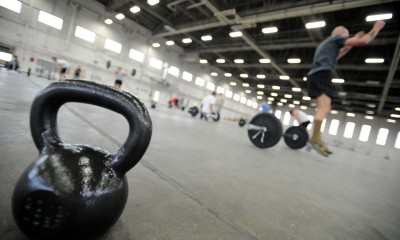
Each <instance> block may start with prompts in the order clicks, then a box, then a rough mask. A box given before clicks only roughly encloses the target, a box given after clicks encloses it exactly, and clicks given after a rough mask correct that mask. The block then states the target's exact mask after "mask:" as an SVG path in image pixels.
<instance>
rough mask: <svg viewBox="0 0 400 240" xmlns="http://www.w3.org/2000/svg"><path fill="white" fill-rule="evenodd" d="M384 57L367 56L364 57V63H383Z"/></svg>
mask: <svg viewBox="0 0 400 240" xmlns="http://www.w3.org/2000/svg"><path fill="white" fill-rule="evenodd" d="M384 62H385V59H383V58H367V59H365V63H384Z"/></svg>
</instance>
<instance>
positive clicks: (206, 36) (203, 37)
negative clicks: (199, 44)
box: [201, 35, 212, 42]
mask: <svg viewBox="0 0 400 240" xmlns="http://www.w3.org/2000/svg"><path fill="white" fill-rule="evenodd" d="M201 40H203V41H204V42H206V41H211V40H212V37H211V35H205V36H202V37H201Z"/></svg>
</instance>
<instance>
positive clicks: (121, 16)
mask: <svg viewBox="0 0 400 240" xmlns="http://www.w3.org/2000/svg"><path fill="white" fill-rule="evenodd" d="M115 18H116V19H118V20H122V19H124V18H125V15H124V14H122V13H118V14H117V15H115Z"/></svg>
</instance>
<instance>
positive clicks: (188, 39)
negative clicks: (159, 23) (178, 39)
mask: <svg viewBox="0 0 400 240" xmlns="http://www.w3.org/2000/svg"><path fill="white" fill-rule="evenodd" d="M182 42H183V43H186V44H187V43H191V42H192V39H191V38H184V39H182Z"/></svg>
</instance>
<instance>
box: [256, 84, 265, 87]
mask: <svg viewBox="0 0 400 240" xmlns="http://www.w3.org/2000/svg"><path fill="white" fill-rule="evenodd" d="M257 88H265V85H264V84H257Z"/></svg>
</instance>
